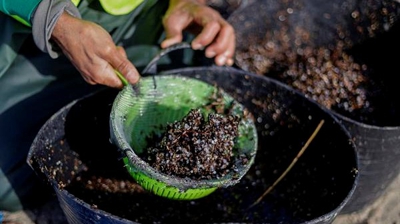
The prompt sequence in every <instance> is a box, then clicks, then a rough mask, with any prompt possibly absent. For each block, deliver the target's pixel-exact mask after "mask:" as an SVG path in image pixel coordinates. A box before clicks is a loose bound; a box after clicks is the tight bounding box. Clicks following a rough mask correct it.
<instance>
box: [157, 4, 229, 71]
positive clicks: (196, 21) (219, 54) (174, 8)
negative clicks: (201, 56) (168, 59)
mask: <svg viewBox="0 0 400 224" xmlns="http://www.w3.org/2000/svg"><path fill="white" fill-rule="evenodd" d="M163 25H164V29H165V32H166V39H165V40H164V41H163V42H162V43H161V47H163V48H166V47H168V46H171V45H173V44H176V43H179V42H181V41H182V39H183V31H184V30H188V31H191V32H192V33H194V34H196V35H197V36H196V37H195V38H194V39H193V41H192V43H191V44H192V48H193V49H201V48H203V47H205V48H206V51H205V54H206V56H207V57H209V58H213V57H215V63H216V64H217V65H232V64H233V56H234V52H235V47H236V37H235V31H234V29H233V27H232V25H230V24H229V23H228V22H227V21H226V20H225V19H224V18H223V17H222V16H221V15H220V14H219V12H217V11H216V10H214V9H212V8H211V7H209V6H207V5H206V4H205V0H170V4H169V8H168V10H167V12H166V14H165V16H164V18H163Z"/></svg>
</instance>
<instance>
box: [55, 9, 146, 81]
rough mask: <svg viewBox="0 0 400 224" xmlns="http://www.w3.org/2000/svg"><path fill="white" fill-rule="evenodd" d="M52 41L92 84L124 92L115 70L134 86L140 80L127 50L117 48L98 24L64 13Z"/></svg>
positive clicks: (56, 26)
mask: <svg viewBox="0 0 400 224" xmlns="http://www.w3.org/2000/svg"><path fill="white" fill-rule="evenodd" d="M52 39H53V40H54V41H55V42H56V43H57V44H58V45H59V46H60V48H61V50H62V51H63V53H64V54H65V55H66V56H67V57H68V59H69V60H70V61H71V62H72V64H73V65H74V66H75V67H76V68H77V69H78V71H79V72H80V73H81V75H82V77H83V78H84V79H85V81H86V82H88V83H89V84H92V85H95V84H102V85H106V86H110V87H114V88H122V87H123V84H122V82H121V80H120V79H119V78H118V76H117V74H116V73H115V70H117V71H119V72H120V73H121V74H123V75H124V76H125V78H126V79H127V80H128V82H130V83H132V84H134V83H136V82H137V81H138V80H139V78H140V76H139V72H138V71H137V70H136V68H135V67H134V66H133V64H132V63H131V62H130V61H129V60H128V59H127V56H126V53H125V50H124V49H123V48H122V47H118V46H116V45H115V43H114V42H113V40H112V38H111V36H110V35H109V33H108V32H107V31H106V30H104V29H103V28H102V27H100V26H99V25H97V24H95V23H92V22H89V21H85V20H81V19H78V18H75V17H73V16H71V15H69V14H68V13H65V12H64V13H63V15H61V17H60V18H59V20H58V21H57V24H56V25H55V27H54V30H53V32H52Z"/></svg>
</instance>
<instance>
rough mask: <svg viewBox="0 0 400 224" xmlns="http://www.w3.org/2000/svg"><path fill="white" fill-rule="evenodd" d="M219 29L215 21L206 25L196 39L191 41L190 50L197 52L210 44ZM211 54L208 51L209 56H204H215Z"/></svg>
mask: <svg viewBox="0 0 400 224" xmlns="http://www.w3.org/2000/svg"><path fill="white" fill-rule="evenodd" d="M220 29H221V26H220V24H219V23H218V22H216V21H211V22H208V23H206V24H205V25H204V27H203V29H202V30H201V32H200V33H199V34H198V35H197V37H196V38H194V39H193V41H192V48H193V49H195V50H198V49H201V48H203V47H205V46H208V45H209V44H211V43H212V42H213V41H214V39H215V38H216V36H217V35H218V32H219V30H220ZM212 53H213V52H211V51H210V52H209V55H206V56H207V57H209V58H212V57H214V56H215V54H212Z"/></svg>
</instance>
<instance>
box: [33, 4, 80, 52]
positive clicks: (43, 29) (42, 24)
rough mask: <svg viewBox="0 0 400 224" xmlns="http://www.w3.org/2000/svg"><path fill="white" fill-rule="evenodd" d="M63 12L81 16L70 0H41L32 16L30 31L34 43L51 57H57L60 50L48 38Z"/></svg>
mask: <svg viewBox="0 0 400 224" xmlns="http://www.w3.org/2000/svg"><path fill="white" fill-rule="evenodd" d="M64 12H66V13H68V14H70V15H72V16H74V17H78V18H80V17H81V16H80V14H79V11H78V9H77V8H76V7H75V5H74V4H73V3H72V2H71V1H70V0H42V1H41V3H40V4H39V5H38V7H37V9H36V11H35V13H34V14H33V17H32V33H33V39H34V41H35V43H36V45H37V46H38V48H39V49H41V50H42V51H43V52H47V53H49V55H50V56H51V57H53V58H56V57H58V55H59V54H60V53H61V52H60V51H59V50H58V46H57V45H56V44H55V43H53V42H51V41H50V39H51V35H52V32H53V29H54V27H55V25H56V24H57V22H58V20H59V18H60V17H61V15H62V14H63V13H64Z"/></svg>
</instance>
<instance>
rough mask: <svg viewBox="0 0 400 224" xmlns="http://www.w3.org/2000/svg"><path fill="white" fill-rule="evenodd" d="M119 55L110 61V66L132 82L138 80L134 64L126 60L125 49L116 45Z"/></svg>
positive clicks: (138, 76)
mask: <svg viewBox="0 0 400 224" xmlns="http://www.w3.org/2000/svg"><path fill="white" fill-rule="evenodd" d="M117 50H118V53H119V54H118V55H119V57H115V58H114V59H112V60H111V61H110V64H111V66H112V67H113V68H114V69H115V70H116V71H117V73H119V74H120V75H122V76H123V77H125V79H126V80H127V81H128V82H129V83H132V84H135V83H137V82H138V81H139V78H140V75H139V72H138V71H137V69H136V68H135V66H134V65H133V64H132V63H131V62H130V61H129V60H128V58H127V55H126V52H125V50H124V49H123V48H122V47H117Z"/></svg>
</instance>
